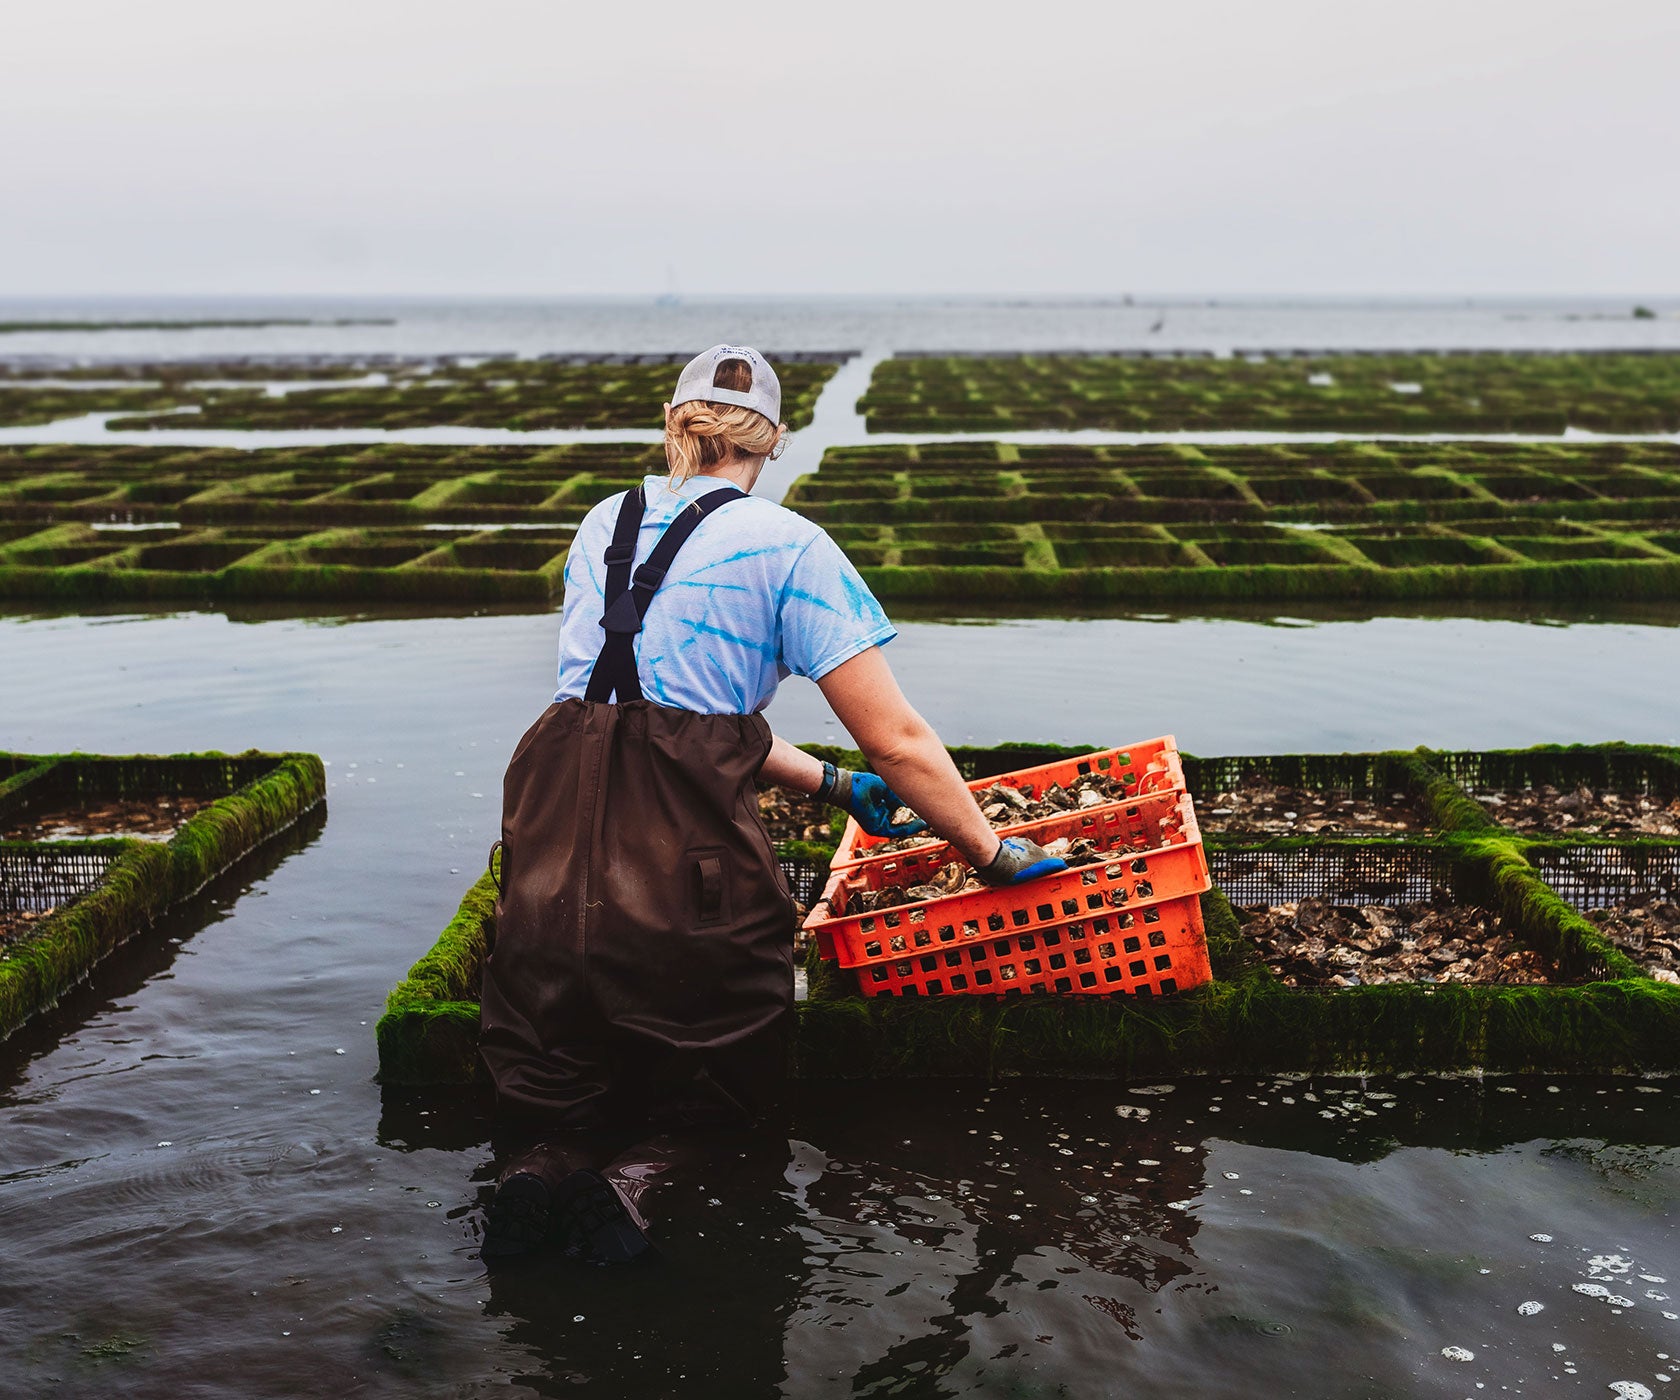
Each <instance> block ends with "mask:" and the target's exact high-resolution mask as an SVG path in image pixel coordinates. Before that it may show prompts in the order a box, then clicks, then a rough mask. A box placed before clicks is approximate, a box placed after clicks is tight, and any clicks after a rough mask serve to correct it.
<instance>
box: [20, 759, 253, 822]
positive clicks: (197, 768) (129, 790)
mask: <svg viewBox="0 0 1680 1400" xmlns="http://www.w3.org/2000/svg"><path fill="white" fill-rule="evenodd" d="M276 761H277V760H276V759H275V758H274V756H273V755H266V756H261V757H250V758H243V757H222V756H218V755H204V756H201V755H197V754H192V755H179V756H176V755H157V756H153V755H145V756H141V757H133V758H130V757H124V758H104V757H91V756H82V755H76V756H72V757H65V758H61V759H58V760H56V761H55V762H52V763H51V765H50V766H49V767H47V768H45V769H44V770H43V771H42V772H41V773H40V775H39V776H38V777H35V778H32V779H28V780H25V781H23V782H21V783H19V784H18V785H17V786H16V787H13V788H12V789H11V790H10V791H7V792H4V793H3V794H0V821H4V820H8V819H11V818H17V817H23V816H26V815H29V814H33V813H38V812H41V811H44V810H47V809H49V808H52V807H55V806H57V805H59V804H62V803H72V802H77V801H87V800H92V799H100V800H110V799H142V800H143V799H145V798H155V797H177V796H181V797H198V798H214V797H225V796H227V795H228V794H229V793H231V792H237V791H238V790H239V789H240V788H242V787H244V786H245V785H246V784H247V783H252V782H255V781H256V780H257V779H258V778H260V777H262V776H263V775H264V774H266V773H269V772H271V771H272V770H273V769H274V767H275V764H276Z"/></svg>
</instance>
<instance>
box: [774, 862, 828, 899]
mask: <svg viewBox="0 0 1680 1400" xmlns="http://www.w3.org/2000/svg"><path fill="white" fill-rule="evenodd" d="M777 864H779V865H780V866H781V867H782V875H783V876H784V877H785V878H786V880H787V882H788V889H789V890H790V891H792V893H793V897H794V898H795V899H797V900H798V901H799V902H800V904H802V905H803V906H804V907H805V908H807V909H809V908H810V907H811V906H812V905H813V904H815V903H816V902H817V900H818V899H819V898H820V897H821V895H822V888H823V884H824V882H825V881H826V880H827V879H828V863H827V862H826V861H819V860H811V859H809V858H807V857H805V856H782V857H780V858H779V859H778V861H777Z"/></svg>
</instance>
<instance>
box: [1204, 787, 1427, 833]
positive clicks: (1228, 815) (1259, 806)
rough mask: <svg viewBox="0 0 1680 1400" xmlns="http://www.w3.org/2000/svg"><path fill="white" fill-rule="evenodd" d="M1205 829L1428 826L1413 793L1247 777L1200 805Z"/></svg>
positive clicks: (1288, 830) (1305, 830) (1277, 830)
mask: <svg viewBox="0 0 1680 1400" xmlns="http://www.w3.org/2000/svg"><path fill="white" fill-rule="evenodd" d="M1196 817H1197V823H1198V825H1199V826H1200V827H1201V829H1202V830H1203V831H1264V832H1271V833H1274V834H1280V835H1288V834H1291V833H1295V832H1302V833H1311V832H1315V831H1414V830H1417V829H1419V828H1421V827H1423V826H1424V825H1425V822H1424V817H1423V811H1422V809H1421V808H1420V807H1419V806H1418V803H1417V799H1416V798H1415V797H1413V796H1412V795H1411V794H1410V793H1405V792H1391V793H1389V794H1388V795H1387V796H1386V797H1350V796H1348V795H1346V794H1343V793H1329V794H1326V793H1323V792H1316V791H1314V790H1313V789H1311V788H1297V787H1289V786H1287V785H1285V784H1281V783H1269V782H1266V781H1265V780H1264V779H1261V778H1259V777H1250V778H1245V779H1244V780H1243V781H1242V782H1241V783H1239V784H1238V785H1237V786H1236V787H1234V788H1232V789H1231V790H1230V791H1229V792H1221V793H1216V794H1215V795H1214V798H1213V801H1212V802H1211V803H1209V804H1205V805H1204V804H1201V803H1198V804H1197V813H1196Z"/></svg>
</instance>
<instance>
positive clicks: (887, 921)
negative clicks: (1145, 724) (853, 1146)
mask: <svg viewBox="0 0 1680 1400" xmlns="http://www.w3.org/2000/svg"><path fill="white" fill-rule="evenodd" d="M1166 742H1167V743H1168V744H1170V743H1171V741H1170V740H1168V741H1166ZM1137 747H1138V746H1134V752H1135V749H1136V748H1137ZM1118 752H1121V751H1119V750H1113V749H1110V750H1105V751H1104V753H1103V754H1092V755H1088V756H1086V757H1085V758H1082V759H1077V760H1064V761H1063V763H1061V764H1053V765H1044V766H1043V767H1041V768H1037V769H1025V770H1022V771H1021V772H1020V773H1015V774H1010V775H1008V777H1009V778H1010V779H1011V780H1013V781H1014V782H1016V784H1017V785H1019V786H1021V787H1022V788H1023V790H1024V791H1026V790H1030V789H1029V788H1028V784H1042V786H1048V784H1049V783H1050V782H1066V781H1068V779H1066V778H1063V777H1059V776H1052V777H1046V776H1045V775H1046V770H1048V769H1058V770H1062V771H1065V769H1066V767H1067V765H1074V766H1075V767H1077V765H1078V764H1082V763H1087V762H1092V761H1095V760H1097V759H1100V758H1102V757H1104V756H1107V757H1109V758H1110V759H1111V760H1112V758H1113V756H1114V755H1115V754H1117V753H1118ZM1169 752H1170V759H1169V758H1168V757H1167V754H1168V753H1169ZM1157 760H1158V761H1159V762H1158V766H1155V767H1149V766H1145V768H1144V769H1143V771H1142V776H1141V777H1140V778H1139V781H1138V783H1136V784H1131V785H1128V786H1131V787H1133V788H1137V787H1143V786H1146V785H1153V784H1154V782H1159V781H1160V779H1161V777H1162V776H1167V775H1177V776H1178V778H1179V782H1178V785H1177V786H1175V787H1163V790H1160V791H1156V792H1149V793H1146V794H1145V795H1141V796H1136V797H1130V798H1128V799H1126V800H1123V801H1119V802H1112V803H1107V804H1104V805H1102V806H1096V807H1088V808H1084V809H1081V810H1078V811H1072V812H1066V813H1063V814H1061V815H1058V816H1055V817H1050V818H1045V819H1042V820H1039V821H1035V822H1031V823H1025V824H1022V825H1019V826H1016V827H1011V828H1008V829H1007V830H1008V831H1010V832H1014V833H1016V834H1021V835H1026V836H1030V837H1031V838H1032V839H1033V840H1035V841H1038V842H1040V843H1041V844H1044V843H1049V842H1053V841H1057V840H1060V839H1062V838H1068V839H1070V840H1079V839H1085V840H1089V841H1091V842H1093V843H1094V844H1095V845H1096V847H1097V849H1098V852H1099V859H1098V860H1096V861H1095V862H1093V863H1089V864H1085V865H1080V866H1075V867H1073V868H1072V869H1069V870H1067V871H1065V872H1063V873H1061V874H1057V875H1049V876H1045V877H1043V878H1041V879H1037V880H1032V881H1030V882H1028V883H1026V884H1023V885H1014V886H1008V887H1006V888H1003V889H981V890H971V891H969V892H967V893H957V894H950V895H943V896H939V897H936V898H931V899H920V900H909V901H907V902H905V903H902V904H896V905H894V906H893V907H889V908H880V909H868V908H865V907H864V903H865V899H864V898H863V897H864V896H867V895H869V894H873V893H878V892H880V891H882V890H884V889H889V888H896V889H899V890H901V891H902V890H907V889H909V888H912V887H916V886H918V885H921V884H924V883H925V882H927V881H929V880H930V879H931V878H932V876H933V875H934V874H936V873H937V872H938V871H939V870H940V869H941V868H942V867H944V866H945V865H947V864H948V863H950V862H952V861H956V862H959V863H962V858H961V857H960V856H958V855H957V853H956V852H955V851H954V850H952V849H951V847H949V846H947V845H945V844H944V843H942V842H938V843H930V844H927V845H923V846H918V847H915V848H912V849H910V850H906V851H900V852H893V853H889V854H886V855H878V856H873V857H868V856H866V857H864V858H862V859H858V858H856V856H855V854H854V856H853V857H852V859H851V860H850V862H849V863H847V864H844V865H842V864H840V863H839V862H840V861H841V860H842V859H843V858H845V856H846V846H845V845H844V844H843V845H842V846H841V848H840V852H839V853H838V854H837V856H836V868H835V870H834V872H833V874H832V875H831V876H830V877H829V882H828V886H827V888H826V889H825V890H824V892H823V898H822V899H821V900H820V901H819V902H818V904H817V905H816V907H815V908H813V909H812V911H811V915H810V917H809V918H808V919H807V920H806V922H805V927H806V929H807V930H809V931H810V932H812V933H813V934H814V935H815V937H816V940H817V949H818V952H819V953H820V954H821V955H822V956H823V957H825V958H830V959H835V960H837V961H838V962H839V964H840V965H841V966H842V967H848V968H852V969H854V970H855V971H856V972H857V975H858V986H859V989H860V990H861V991H863V993H864V994H865V995H867V996H883V995H885V996H942V995H949V994H952V993H957V994H967V995H993V996H995V995H999V994H1005V993H1029V994H1045V993H1058V992H1066V993H1074V994H1080V993H1083V994H1097V995H1103V994H1113V993H1117V992H1123V993H1128V994H1131V995H1134V996H1155V995H1171V994H1172V993H1174V992H1179V991H1184V990H1187V989H1188V988H1190V987H1194V986H1197V985H1199V984H1201V983H1203V982H1206V981H1207V980H1208V979H1209V978H1210V977H1211V975H1212V972H1211V969H1210V967H1209V965H1208V956H1207V943H1206V940H1205V938H1204V936H1203V930H1202V916H1201V902H1200V898H1199V897H1200V895H1201V894H1202V892H1203V891H1205V890H1206V889H1208V887H1209V886H1210V884H1211V883H1212V881H1211V879H1210V877H1209V874H1208V867H1207V859H1206V856H1205V855H1204V853H1203V850H1202V840H1201V832H1200V830H1199V828H1198V827H1197V825H1196V815H1195V810H1194V808H1193V806H1192V805H1191V800H1190V796H1189V794H1188V793H1186V792H1184V791H1183V787H1182V768H1181V767H1180V766H1179V765H1178V761H1177V753H1176V750H1170V751H1168V750H1160V751H1157V753H1156V755H1155V756H1154V759H1152V760H1151V762H1152V763H1153V762H1156V761H1157ZM1087 771H1089V770H1087ZM1152 774H1153V775H1155V776H1154V778H1153V779H1151V775H1152ZM991 781H1000V780H995V779H994V780H988V781H987V782H985V783H980V784H971V786H973V787H976V788H981V789H983V788H985V787H987V786H989V785H990V782H991ZM1042 786H1040V787H1039V788H1038V790H1039V791H1042ZM848 834H850V832H849V829H848ZM877 844H879V843H877ZM854 851H855V847H854Z"/></svg>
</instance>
